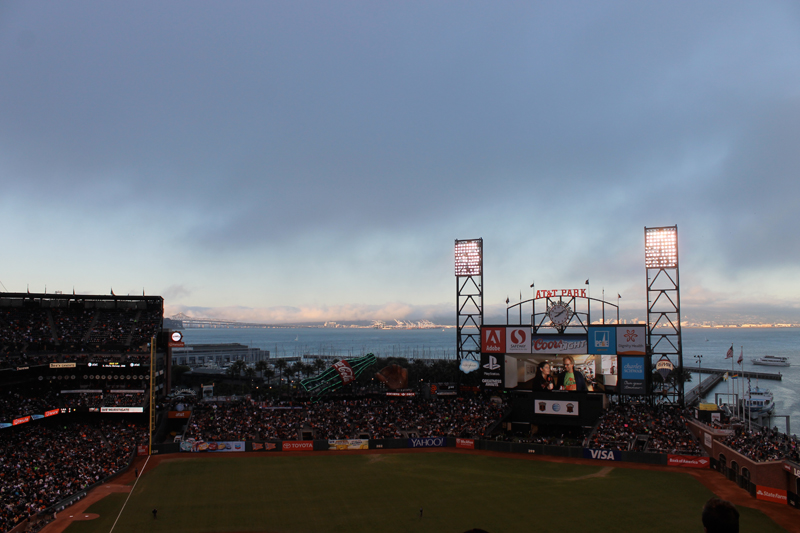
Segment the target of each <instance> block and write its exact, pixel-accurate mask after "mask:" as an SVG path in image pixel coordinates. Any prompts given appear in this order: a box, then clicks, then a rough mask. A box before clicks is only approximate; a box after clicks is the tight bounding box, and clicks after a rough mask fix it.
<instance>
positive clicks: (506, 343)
mask: <svg viewBox="0 0 800 533" xmlns="http://www.w3.org/2000/svg"><path fill="white" fill-rule="evenodd" d="M481 353H482V356H481V359H482V360H481V371H482V373H483V384H484V386H486V387H503V388H506V389H518V390H531V391H534V392H540V391H573V392H606V393H617V392H626V393H629V394H631V393H632V394H637V393H641V392H640V391H642V390H643V389H642V388H641V383H644V381H641V382H640V384H639V385H638V386H637V387H635V390H634V389H633V388H631V387H626V386H624V383H623V382H622V381H624V379H625V376H622V378H623V380H620V379H619V377H620V364H621V363H622V362H625V363H627V362H628V361H629V358H630V356H644V354H645V353H646V347H645V327H644V326H639V325H633V326H602V327H594V326H591V327H589V328H588V330H587V334H584V335H575V334H535V333H533V331H532V328H530V326H528V327H525V326H484V327H483V328H481ZM623 356H625V359H623V358H622V357H623ZM641 360H642V361H644V360H645V358H644V357H642V358H641ZM637 361H638V359H637ZM628 366H630V364H628ZM636 378H637V380H639V379H643V377H642V374H637V376H636ZM620 387H621V388H622V389H625V390H624V391H621V389H620Z"/></svg>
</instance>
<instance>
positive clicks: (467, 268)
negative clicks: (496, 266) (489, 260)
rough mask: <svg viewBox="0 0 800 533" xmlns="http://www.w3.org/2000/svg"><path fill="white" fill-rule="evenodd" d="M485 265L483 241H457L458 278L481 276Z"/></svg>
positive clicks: (456, 263) (456, 264)
mask: <svg viewBox="0 0 800 533" xmlns="http://www.w3.org/2000/svg"><path fill="white" fill-rule="evenodd" d="M482 265H483V239H472V240H468V241H456V248H455V266H456V276H480V275H481V267H482Z"/></svg>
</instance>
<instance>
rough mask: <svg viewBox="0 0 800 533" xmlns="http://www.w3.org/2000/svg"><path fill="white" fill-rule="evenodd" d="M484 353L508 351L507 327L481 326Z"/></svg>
mask: <svg viewBox="0 0 800 533" xmlns="http://www.w3.org/2000/svg"><path fill="white" fill-rule="evenodd" d="M481 352H482V353H506V328H491V327H488V328H487V327H484V328H481Z"/></svg>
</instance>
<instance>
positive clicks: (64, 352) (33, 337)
mask: <svg viewBox="0 0 800 533" xmlns="http://www.w3.org/2000/svg"><path fill="white" fill-rule="evenodd" d="M162 316H163V311H162V309H160V308H147V309H139V308H113V309H99V308H87V307H85V306H84V305H74V302H71V303H70V305H69V306H64V307H40V306H39V305H33V304H30V303H28V302H26V304H25V305H24V306H17V307H7V306H4V307H0V368H13V367H21V366H30V365H37V364H45V363H48V362H62V361H64V360H65V358H67V359H68V360H70V361H72V360H76V359H78V358H91V355H92V354H134V355H135V354H143V355H144V356H146V354H147V353H148V352H149V350H148V348H147V343H148V342H150V340H151V338H152V337H154V336H155V335H156V334H157V332H158V331H159V329H160V328H161V321H162Z"/></svg>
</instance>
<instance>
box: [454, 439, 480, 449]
mask: <svg viewBox="0 0 800 533" xmlns="http://www.w3.org/2000/svg"><path fill="white" fill-rule="evenodd" d="M456 448H462V449H465V450H474V449H475V441H474V440H473V439H458V438H457V439H456Z"/></svg>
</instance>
